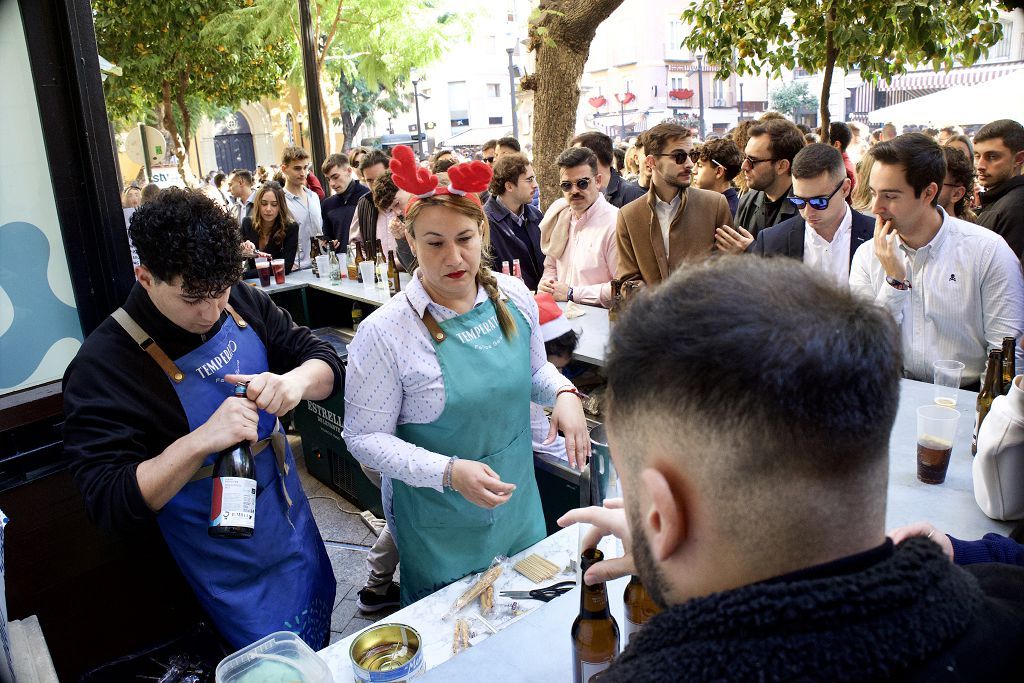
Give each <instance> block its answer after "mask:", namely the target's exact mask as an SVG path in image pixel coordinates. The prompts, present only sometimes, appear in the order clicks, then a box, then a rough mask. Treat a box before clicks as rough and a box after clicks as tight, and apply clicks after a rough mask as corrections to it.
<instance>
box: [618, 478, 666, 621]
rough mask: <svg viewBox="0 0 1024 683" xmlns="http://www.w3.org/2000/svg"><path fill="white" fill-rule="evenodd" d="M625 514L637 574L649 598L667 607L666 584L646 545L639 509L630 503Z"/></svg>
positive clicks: (664, 607)
mask: <svg viewBox="0 0 1024 683" xmlns="http://www.w3.org/2000/svg"><path fill="white" fill-rule="evenodd" d="M626 500H627V501H628V500H630V497H628V496H627V498H626ZM626 514H627V518H628V521H629V531H630V535H631V536H632V539H633V563H634V564H635V565H636V572H637V575H638V576H639V577H640V581H641V582H642V583H643V584H644V588H646V589H647V592H648V593H650V595H651V599H653V600H654V602H655V604H656V605H658V607H661V608H662V609H667V608H668V607H670V605H669V603H668V600H667V598H666V595H667V594H668V585H667V584H666V582H665V579H664V577H663V576H662V575H661V571H660V570H659V569H658V565H657V563H655V561H654V555H653V554H652V553H651V548H650V546H649V545H647V537H646V536H644V531H643V528H642V527H641V524H640V519H641V514H640V511H639V510H638V509H637V506H636V505H634V504H632V503H630V504H629V509H628V510H627V513H626Z"/></svg>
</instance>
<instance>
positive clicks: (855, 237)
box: [747, 209, 875, 263]
mask: <svg viewBox="0 0 1024 683" xmlns="http://www.w3.org/2000/svg"><path fill="white" fill-rule="evenodd" d="M850 212H851V214H852V215H851V217H850V218H851V225H850V262H851V263H852V262H853V255H854V253H856V251H857V247H859V246H860V245H862V244H864V243H865V242H867V241H868V240H869V239H871V238H872V236H874V234H875V221H874V220H873V219H871V218H868V217H867V216H865V215H864V214H862V213H861V212H860V211H853V210H852V209H851V210H850ZM806 227H807V224H806V223H804V219H803V216H801V215H800V214H797V215H796V216H793V217H792V218H790V219H787V220H784V221H782V222H781V223H776V224H775V225H773V226H772V227H770V228H765V229H764V230H762V231H761V232H759V233H757V237H755V238H754V241H753V243H752V244H751V245H750V246H749V247H747V252H749V253H751V254H757V255H758V256H777V255H781V256H788V257H790V258H795V259H797V260H798V261H802V260H803V258H804V230H805V229H806Z"/></svg>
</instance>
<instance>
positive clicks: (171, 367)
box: [110, 308, 185, 384]
mask: <svg viewBox="0 0 1024 683" xmlns="http://www.w3.org/2000/svg"><path fill="white" fill-rule="evenodd" d="M110 317H111V318H113V319H114V320H115V321H117V323H118V324H119V325H120V326H121V327H123V328H124V331H125V332H127V333H128V336H129V337H131V338H132V339H134V340H135V343H136V344H138V345H139V348H140V349H142V350H143V351H145V352H146V353H147V354H148V355H149V357H150V358H152V359H153V360H154V361H156V364H157V365H159V366H160V369H161V370H163V371H164V372H165V373H167V376H168V377H170V378H171V381H173V382H174V383H175V384H178V383H180V382H182V381H183V380H184V379H185V375H184V373H182V371H181V370H180V369H179V368H178V366H177V365H175V364H174V361H173V360H171V359H170V358H169V357H168V356H167V354H166V353H164V351H163V349H161V348H160V346H159V345H157V343H156V342H155V341H153V338H152V337H150V336H149V334H147V333H146V331H145V330H144V329H142V327H141V326H140V325H139V324H138V323H137V322H135V320H134V319H133V318H132V317H131V316H130V315H128V311H126V310H124V309H123V308H118V309H117V310H116V311H114V312H113V313H111V314H110Z"/></svg>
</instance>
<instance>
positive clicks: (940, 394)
mask: <svg viewBox="0 0 1024 683" xmlns="http://www.w3.org/2000/svg"><path fill="white" fill-rule="evenodd" d="M932 367H933V368H935V402H936V403H937V404H938V405H940V406H945V407H947V408H955V407H956V393H957V390H958V389H959V388H960V377H961V376H962V375H963V372H964V364H963V363H961V362H960V361H958V360H937V361H935V362H934V363H932Z"/></svg>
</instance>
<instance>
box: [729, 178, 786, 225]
mask: <svg viewBox="0 0 1024 683" xmlns="http://www.w3.org/2000/svg"><path fill="white" fill-rule="evenodd" d="M792 196H793V186H792V185H790V186H789V189H788V190H786V194H785V195H784V196H783V197H781V198H780V199H779V202H780V203H779V206H778V209H777V211H776V212H775V215H768V213H767V211H768V209H769V208H770V207H771V203H770V202H769V201H768V197H767V196H766V195H765V193H764V192H763V191H761V190H748V191H747V192H745V193H743V196H742V197H740V203H739V206H738V207H736V216H735V217H736V221H735V225H737V226H742V227H744V228H746V229H747V230H748V231H749V232H750V234H751V235H753V236H754V237H757V233H759V232H761V231H762V230H764V229H765V228H770V227H772V226H773V225H776V224H778V223H781V222H782V221H784V220H786V219H788V218H790V217H792V216H796V215H799V214H800V212H799V211H798V210H797V208H796V207H795V206H793V203H792V202H790V201H789V200H788V199H787V197H792Z"/></svg>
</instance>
